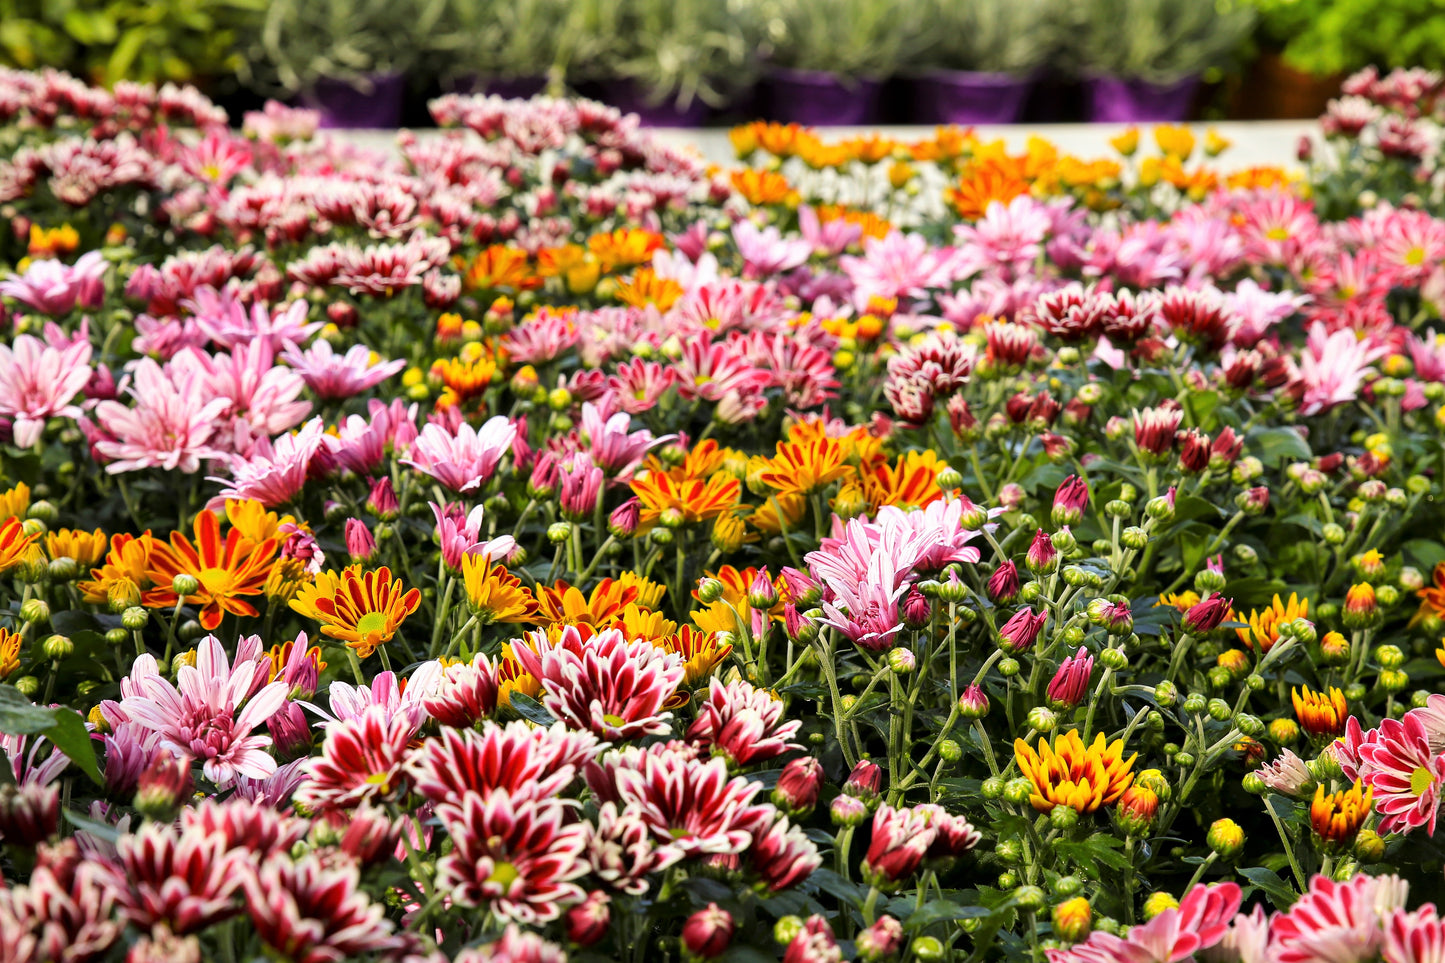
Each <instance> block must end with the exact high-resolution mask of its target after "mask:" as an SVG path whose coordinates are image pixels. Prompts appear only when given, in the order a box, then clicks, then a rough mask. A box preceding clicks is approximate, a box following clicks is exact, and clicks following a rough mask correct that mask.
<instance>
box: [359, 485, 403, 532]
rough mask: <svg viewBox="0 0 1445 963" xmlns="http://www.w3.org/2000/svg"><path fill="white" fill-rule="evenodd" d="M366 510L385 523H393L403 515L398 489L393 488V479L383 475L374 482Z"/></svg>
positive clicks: (367, 499)
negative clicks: (398, 498)
mask: <svg viewBox="0 0 1445 963" xmlns="http://www.w3.org/2000/svg"><path fill="white" fill-rule="evenodd" d="M366 510H367V511H368V512H370V513H371V514H372V515H373V516H374V517H376V518H378V519H380V520H381V521H383V522H389V521H392V520H394V519H395V518H396V517H397V516H398V515H399V514H401V503H400V502H398V501H397V498H396V489H394V488H392V487H391V478H389V477H387V476H385V475H383V476H382V477H381V478H380V479H378V480H377V481H374V482H372V484H371V492H370V494H368V495H367V497H366Z"/></svg>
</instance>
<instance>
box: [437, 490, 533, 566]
mask: <svg viewBox="0 0 1445 963" xmlns="http://www.w3.org/2000/svg"><path fill="white" fill-rule="evenodd" d="M428 504H429V505H431V510H432V515H434V516H435V517H436V520H437V527H436V536H437V541H438V542H440V543H441V551H442V563H443V564H444V565H446V567H447V568H448V569H450V570H451V572H452V574H458V573H460V572H461V570H462V559H463V558H465V557H466V556H468V555H482V556H485V557H486V558H489V559H501V558H506V557H507V556H508V555H510V554H511V553H512V552H513V551H514V550H515V549H516V547H517V541H516V539H514V538H512V536H510V535H499V536H497V537H496V538H493V539H483V538H482V518H483V514H484V512H483V509H482V506H481V505H478V506H477V507H476V508H473V509H472V510H471V511H470V512H467V513H466V514H463V513H462V507H461V506H460V505H457V504H455V503H448V504H447V505H444V506H443V505H438V504H437V503H436V502H428Z"/></svg>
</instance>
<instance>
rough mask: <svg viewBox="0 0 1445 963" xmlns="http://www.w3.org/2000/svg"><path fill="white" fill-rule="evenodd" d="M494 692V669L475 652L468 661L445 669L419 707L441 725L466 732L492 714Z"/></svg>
mask: <svg viewBox="0 0 1445 963" xmlns="http://www.w3.org/2000/svg"><path fill="white" fill-rule="evenodd" d="M497 691H498V680H497V667H496V665H495V664H493V662H492V660H491V659H489V658H488V657H487V656H486V654H485V653H482V652H478V653H477V654H476V656H475V657H474V658H473V659H472V661H470V662H453V663H451V664H450V665H447V666H445V667H444V668H443V669H442V675H441V681H439V682H438V683H437V687H436V690H435V691H433V692H431V693H430V694H428V695H427V696H426V697H425V698H424V699H423V700H422V705H423V706H425V707H426V711H427V715H429V716H431V717H432V718H433V719H435V720H436V721H438V722H440V723H441V724H442V725H444V726H452V727H454V728H457V729H468V728H471V727H472V726H474V725H476V724H477V723H478V722H480V721H481V720H482V719H484V718H486V717H487V716H489V715H491V714H492V713H493V712H494V711H496V708H497Z"/></svg>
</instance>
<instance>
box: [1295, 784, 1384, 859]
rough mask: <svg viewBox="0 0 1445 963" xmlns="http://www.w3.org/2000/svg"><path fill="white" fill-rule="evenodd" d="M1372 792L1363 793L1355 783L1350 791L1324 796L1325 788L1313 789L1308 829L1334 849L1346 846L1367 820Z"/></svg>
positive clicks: (1373, 792) (1372, 790)
mask: <svg viewBox="0 0 1445 963" xmlns="http://www.w3.org/2000/svg"><path fill="white" fill-rule="evenodd" d="M1374 801H1375V790H1374V789H1373V788H1370V789H1365V788H1364V787H1362V786H1361V785H1360V781H1359V780H1358V779H1356V780H1355V784H1354V785H1353V786H1351V787H1350V788H1349V789H1341V790H1340V791H1338V792H1334V793H1326V792H1325V787H1324V786H1319V787H1317V788H1316V789H1315V798H1314V801H1313V802H1311V803H1310V828H1311V829H1313V830H1314V831H1315V835H1317V836H1319V837H1320V839H1322V840H1324V841H1325V842H1326V843H1329V844H1331V845H1334V846H1348V845H1349V844H1350V843H1351V841H1353V840H1354V838H1355V836H1356V834H1358V833H1359V831H1360V827H1361V826H1363V825H1364V824H1365V820H1366V819H1368V818H1369V816H1370V805H1371V804H1372V803H1373V802H1374Z"/></svg>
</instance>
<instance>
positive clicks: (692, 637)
mask: <svg viewBox="0 0 1445 963" xmlns="http://www.w3.org/2000/svg"><path fill="white" fill-rule="evenodd" d="M658 644H660V645H661V646H662V647H663V648H665V649H667V651H669V652H672V653H675V654H676V655H678V656H680V657H681V658H682V669H683V677H682V684H683V686H684V688H688V689H692V688H696V687H697V686H699V685H701V684H702V682H703V680H704V679H707V678H708V677H709V676H711V675H712V674H713V672H714V670H716V669H717V667H718V666H719V665H721V664H722V661H723V660H724V659H726V658H727V657H728V656H729V655H731V654H732V651H733V647H732V645H731V644H730V643H729V644H726V645H723V644H719V643H718V638H717V635H716V634H714V633H712V632H703V631H700V630H698V629H695V628H693V627H692V626H691V625H684V626H682V627H681V628H679V629H678V630H677V632H676V633H675V634H673V635H669V636H667V637H665V638H663V639H661V640H660V642H659V643H658Z"/></svg>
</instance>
